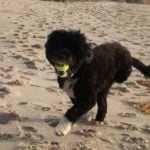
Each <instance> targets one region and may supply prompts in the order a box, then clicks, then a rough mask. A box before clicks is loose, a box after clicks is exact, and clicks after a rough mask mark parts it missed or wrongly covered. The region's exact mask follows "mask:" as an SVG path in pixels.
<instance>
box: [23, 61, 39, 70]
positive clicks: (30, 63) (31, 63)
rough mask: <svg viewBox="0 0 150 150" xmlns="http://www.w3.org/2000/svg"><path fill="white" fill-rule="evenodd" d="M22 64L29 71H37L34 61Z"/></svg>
mask: <svg viewBox="0 0 150 150" xmlns="http://www.w3.org/2000/svg"><path fill="white" fill-rule="evenodd" d="M24 64H25V65H26V66H27V68H29V69H38V68H37V66H36V65H35V62H34V61H26V62H24Z"/></svg>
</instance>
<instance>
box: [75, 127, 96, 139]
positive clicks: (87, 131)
mask: <svg viewBox="0 0 150 150" xmlns="http://www.w3.org/2000/svg"><path fill="white" fill-rule="evenodd" d="M74 134H77V135H80V136H82V137H86V138H90V137H95V136H96V134H97V131H96V129H82V130H79V131H76V132H74Z"/></svg>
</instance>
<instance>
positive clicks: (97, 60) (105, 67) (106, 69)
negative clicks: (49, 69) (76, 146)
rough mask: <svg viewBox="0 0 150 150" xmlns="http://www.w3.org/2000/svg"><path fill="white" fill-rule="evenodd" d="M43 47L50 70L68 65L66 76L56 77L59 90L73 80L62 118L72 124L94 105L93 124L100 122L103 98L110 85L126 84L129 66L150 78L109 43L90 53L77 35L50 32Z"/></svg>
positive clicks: (135, 61)
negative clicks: (51, 66) (94, 119)
mask: <svg viewBox="0 0 150 150" xmlns="http://www.w3.org/2000/svg"><path fill="white" fill-rule="evenodd" d="M45 47H46V57H47V59H48V61H49V62H50V63H51V64H52V65H53V66H55V61H57V60H61V61H64V62H67V63H68V64H69V65H70V70H69V71H70V73H68V76H67V77H66V78H60V77H58V83H59V86H60V88H63V86H64V83H65V82H66V81H72V80H73V79H77V82H76V83H75V84H74V86H73V91H74V95H75V97H74V98H73V97H70V99H71V101H72V103H73V104H74V105H73V106H72V107H71V108H70V109H69V110H67V112H66V114H65V116H66V117H67V119H68V120H70V121H71V122H72V123H74V122H75V121H76V120H77V119H78V118H79V117H80V116H81V115H83V114H85V113H86V112H88V111H89V110H90V109H91V108H92V107H93V106H95V104H96V103H97V105H98V111H97V115H96V120H97V121H103V120H104V118H105V115H106V112H107V95H108V93H109V90H110V88H111V86H112V84H113V83H114V82H118V83H122V82H123V81H125V80H127V78H128V77H129V75H130V74H131V72H132V66H134V67H136V68H137V69H138V70H140V72H141V73H143V74H144V75H145V76H147V77H150V66H146V65H144V64H143V63H142V62H141V61H140V60H138V59H136V58H133V57H132V56H131V54H130V52H129V51H128V50H127V48H126V47H124V46H122V45H121V44H119V43H117V42H113V43H105V44H102V45H99V46H97V47H95V48H94V49H91V48H90V45H89V44H88V43H87V41H86V37H85V36H84V34H82V33H80V31H67V30H56V31H53V32H52V33H51V34H50V35H49V36H48V40H47V42H46V45H45ZM71 74H72V75H71Z"/></svg>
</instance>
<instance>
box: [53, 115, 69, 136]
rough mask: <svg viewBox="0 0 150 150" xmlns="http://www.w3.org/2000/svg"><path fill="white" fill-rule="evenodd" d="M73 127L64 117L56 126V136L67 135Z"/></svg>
mask: <svg viewBox="0 0 150 150" xmlns="http://www.w3.org/2000/svg"><path fill="white" fill-rule="evenodd" d="M71 127H72V122H71V121H69V120H68V119H67V118H66V117H65V116H64V117H63V118H62V119H61V120H60V122H59V124H58V125H57V126H56V129H55V130H56V134H57V135H59V136H61V135H66V134H67V133H68V132H69V131H70V130H71Z"/></svg>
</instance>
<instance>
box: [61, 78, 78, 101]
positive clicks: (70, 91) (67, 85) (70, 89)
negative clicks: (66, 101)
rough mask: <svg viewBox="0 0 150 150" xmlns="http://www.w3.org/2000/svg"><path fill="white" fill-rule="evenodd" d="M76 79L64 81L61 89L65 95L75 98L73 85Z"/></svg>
mask: <svg viewBox="0 0 150 150" xmlns="http://www.w3.org/2000/svg"><path fill="white" fill-rule="evenodd" d="M77 80H78V79H74V80H67V81H65V82H64V86H63V90H64V91H65V92H66V93H67V95H68V96H69V97H71V98H75V95H74V90H73V88H74V85H75V83H76V82H77Z"/></svg>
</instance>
